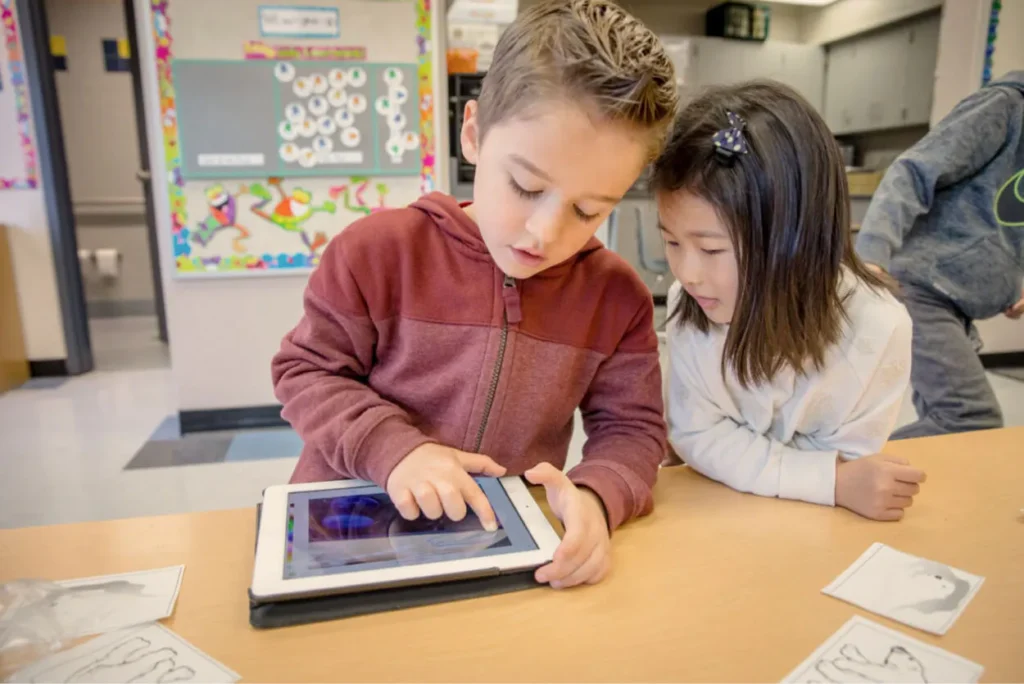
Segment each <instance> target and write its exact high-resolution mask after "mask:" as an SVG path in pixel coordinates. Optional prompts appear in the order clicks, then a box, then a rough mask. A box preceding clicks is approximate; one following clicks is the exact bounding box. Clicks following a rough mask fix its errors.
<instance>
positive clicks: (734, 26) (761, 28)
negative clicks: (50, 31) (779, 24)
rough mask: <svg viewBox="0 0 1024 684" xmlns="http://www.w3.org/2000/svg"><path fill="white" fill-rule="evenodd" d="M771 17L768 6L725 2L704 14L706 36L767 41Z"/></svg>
mask: <svg viewBox="0 0 1024 684" xmlns="http://www.w3.org/2000/svg"><path fill="white" fill-rule="evenodd" d="M771 16H772V10H771V8H770V7H768V6H767V5H761V4H757V3H749V2H723V3H721V4H720V5H715V6H714V7H712V8H711V9H709V10H708V11H707V12H706V13H705V14H704V34H705V35H708V36H715V37H718V38H731V39H733V40H754V41H763V40H767V39H768V30H769V28H770V24H771Z"/></svg>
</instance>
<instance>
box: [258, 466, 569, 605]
mask: <svg viewBox="0 0 1024 684" xmlns="http://www.w3.org/2000/svg"><path fill="white" fill-rule="evenodd" d="M476 481H477V483H478V484H479V485H480V488H481V489H482V490H483V492H484V494H486V495H487V498H488V500H489V501H490V502H491V506H492V507H493V508H494V513H495V514H496V516H497V518H498V529H497V530H496V531H494V532H487V531H486V530H484V528H483V525H481V524H480V519H479V518H477V516H476V514H474V513H473V511H472V510H470V511H468V512H467V514H466V517H465V518H464V519H462V520H460V521H458V522H455V521H453V520H451V519H449V518H441V519H440V520H429V519H427V518H423V517H421V518H419V519H417V520H413V521H408V520H405V519H403V518H402V516H401V515H400V514H399V513H398V509H396V508H395V506H394V504H392V503H391V499H390V498H389V497H388V495H387V493H386V492H384V490H382V489H381V488H380V487H377V486H376V485H373V484H371V483H368V482H361V481H352V480H348V481H341V482H318V483H313V484H300V485H282V486H275V487H269V488H268V489H267V490H266V491H265V492H264V493H263V511H262V514H261V519H260V528H259V534H258V537H257V540H256V564H255V567H254V568H253V577H252V588H251V591H252V595H253V598H255V599H256V600H258V601H263V602H265V601H285V600H290V599H298V598H305V597H309V596H320V595H327V594H339V593H345V592H356V591H368V590H373V589H384V588H388V587H396V586H403V585H410V584H428V583H431V582H443V581H449V580H456V579H467V578H471V577H484V576H488V575H498V574H503V573H509V572H521V571H527V570H532V569H534V568H537V567H540V566H541V565H543V564H545V563H548V562H550V561H551V558H552V556H553V555H554V552H555V548H556V547H557V546H558V543H559V537H558V534H557V533H556V532H555V530H554V529H553V528H552V527H551V524H550V523H549V522H548V521H547V518H545V517H544V513H543V511H541V509H540V506H539V505H537V502H536V501H534V499H533V496H532V495H531V494H530V491H529V490H528V489H527V487H526V485H525V484H524V483H523V481H522V480H521V479H519V478H518V477H504V478H501V479H494V478H476Z"/></svg>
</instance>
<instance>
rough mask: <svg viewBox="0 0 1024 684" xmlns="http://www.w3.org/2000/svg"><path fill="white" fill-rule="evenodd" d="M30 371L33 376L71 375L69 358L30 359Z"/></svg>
mask: <svg viewBox="0 0 1024 684" xmlns="http://www.w3.org/2000/svg"><path fill="white" fill-rule="evenodd" d="M28 372H29V374H30V375H31V376H32V377H33V378H63V377H67V376H68V375H69V373H68V360H67V359H38V360H36V361H32V360H29V362H28Z"/></svg>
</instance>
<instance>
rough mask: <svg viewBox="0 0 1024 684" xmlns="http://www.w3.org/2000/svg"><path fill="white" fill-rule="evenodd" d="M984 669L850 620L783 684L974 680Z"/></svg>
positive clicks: (917, 683) (924, 683)
mask: <svg viewBox="0 0 1024 684" xmlns="http://www.w3.org/2000/svg"><path fill="white" fill-rule="evenodd" d="M983 672H984V668H982V667H981V666H980V665H978V664H977V663H972V662H971V661H969V660H965V659H964V658H961V657H960V656H958V655H955V654H953V653H950V652H948V651H944V650H942V649H941V648H936V647H935V646H932V645H930V644H926V643H924V642H922V641H918V640H917V639H913V638H911V637H909V636H907V635H906V634H903V633H902V632H898V631H896V630H894V629H890V628H888V627H883V626H882V625H879V624H876V623H874V622H871V621H870V620H865V619H864V618H862V617H860V616H854V617H852V618H850V619H849V620H848V621H847V623H846V624H845V625H843V626H842V627H840V628H839V630H838V631H837V632H836V633H835V634H833V635H832V636H831V637H829V638H828V640H827V641H826V642H825V643H824V644H822V645H821V646H819V647H818V648H817V649H816V650H815V651H814V653H812V654H811V655H810V656H809V657H808V658H807V659H805V660H804V661H803V662H802V663H801V664H800V665H798V666H797V668H796V669H795V670H793V672H791V673H790V674H789V676H788V677H786V678H785V679H784V680H783V681H784V682H817V683H818V684H825V683H826V682H827V683H829V684H838V683H839V682H858V683H864V682H869V683H881V682H886V683H888V682H903V683H904V684H907V683H910V684H927V683H928V682H976V681H978V680H979V679H980V678H981V675H982V673H983Z"/></svg>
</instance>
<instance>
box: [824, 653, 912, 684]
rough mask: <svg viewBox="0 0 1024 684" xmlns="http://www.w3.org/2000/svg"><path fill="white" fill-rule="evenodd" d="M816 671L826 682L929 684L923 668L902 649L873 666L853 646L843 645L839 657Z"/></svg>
mask: <svg viewBox="0 0 1024 684" xmlns="http://www.w3.org/2000/svg"><path fill="white" fill-rule="evenodd" d="M814 669H815V670H816V671H817V673H818V674H819V675H821V676H822V677H823V680H822V681H825V682H879V683H881V682H921V683H927V682H928V677H927V676H926V674H925V668H924V665H923V664H922V663H921V661H920V660H918V659H917V658H916V657H915V656H914V655H913V654H912V653H910V651H908V650H907V649H905V648H904V647H902V646H893V647H892V648H890V649H889V653H888V655H886V656H885V659H884V660H882V662H873V661H871V660H868V659H867V658H866V657H865V656H864V655H863V654H862V653H861V652H860V649H859V648H857V647H856V646H854V645H853V644H843V646H842V647H841V648H840V649H839V657H837V658H831V659H825V658H823V659H821V660H819V661H818V662H817V663H816V664H815V666H814Z"/></svg>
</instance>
